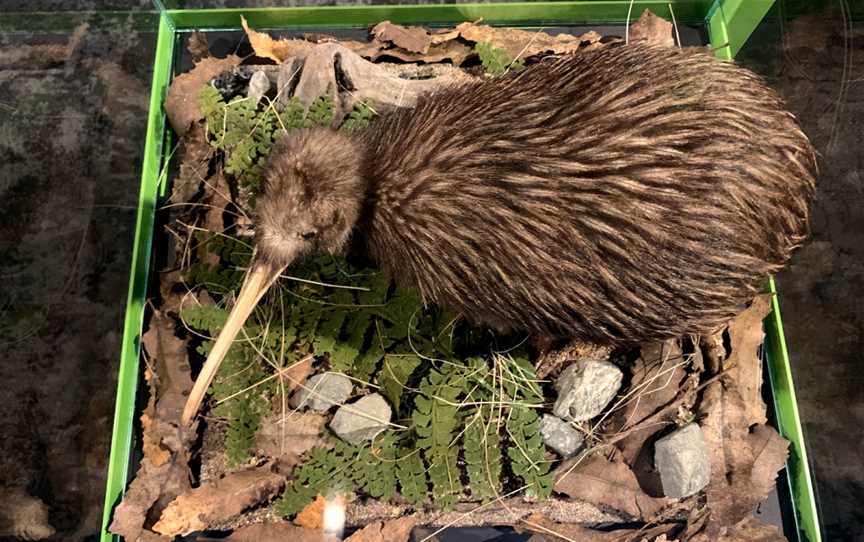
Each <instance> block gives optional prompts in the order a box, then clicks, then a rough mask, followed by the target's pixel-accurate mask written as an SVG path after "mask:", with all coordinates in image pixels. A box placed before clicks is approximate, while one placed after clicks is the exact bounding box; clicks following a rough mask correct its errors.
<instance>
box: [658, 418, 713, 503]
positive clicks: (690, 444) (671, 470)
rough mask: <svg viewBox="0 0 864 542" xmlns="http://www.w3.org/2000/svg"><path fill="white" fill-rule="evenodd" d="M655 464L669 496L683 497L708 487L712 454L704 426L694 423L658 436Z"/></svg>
mask: <svg viewBox="0 0 864 542" xmlns="http://www.w3.org/2000/svg"><path fill="white" fill-rule="evenodd" d="M654 465H655V466H656V467H657V470H658V471H659V472H660V483H661V484H663V494H664V495H666V496H667V497H671V498H673V499H682V498H684V497H689V496H690V495H693V494H694V493H698V492H699V491H700V490H702V489H703V488H705V486H707V485H708V482H709V481H710V480H711V458H710V456H709V455H708V446H707V445H706V444H705V437H704V435H703V434H702V428H701V427H699V425H698V424H695V423H691V424H688V425H685V426H684V427H682V428H681V429H678V430H676V431H675V432H673V433H671V434H669V435H666V436H665V437H663V438H661V439H660V440H658V441H657V443H656V444H654Z"/></svg>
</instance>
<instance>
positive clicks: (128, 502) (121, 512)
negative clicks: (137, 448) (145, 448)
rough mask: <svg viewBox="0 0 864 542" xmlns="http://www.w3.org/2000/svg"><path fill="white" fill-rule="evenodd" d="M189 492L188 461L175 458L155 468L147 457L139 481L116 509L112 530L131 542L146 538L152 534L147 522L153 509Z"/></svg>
mask: <svg viewBox="0 0 864 542" xmlns="http://www.w3.org/2000/svg"><path fill="white" fill-rule="evenodd" d="M188 490H189V467H188V465H187V464H186V460H185V458H181V457H180V456H178V455H176V454H175V455H172V456H171V458H170V460H169V461H168V462H166V463H163V464H162V465H159V466H155V465H153V464H152V463H150V461H149V459H148V458H147V457H146V456H145V458H144V460H143V461H142V463H141V468H140V469H139V470H138V473H137V475H136V476H135V479H134V480H132V483H131V484H129V489H127V490H126V494H125V495H124V496H123V501H122V502H121V503H120V504H119V505H117V508H115V509H114V517H113V518H112V521H111V526H110V527H109V528H108V530H109V531H110V532H112V533H114V534H118V535H120V536H122V537H123V538H124V539H125V540H129V541H138V540H141V539H142V538H146V536H145V534H146V533H148V531H146V530H145V529H144V522H145V521H146V520H147V515H148V512H149V511H150V509H151V508H154V505H157V501H159V500H160V499H162V500H164V499H165V498H166V497H168V498H174V497H175V496H176V495H179V494H181V493H184V492H186V491H188ZM150 534H151V535H152V534H153V533H150ZM150 538H152V536H150Z"/></svg>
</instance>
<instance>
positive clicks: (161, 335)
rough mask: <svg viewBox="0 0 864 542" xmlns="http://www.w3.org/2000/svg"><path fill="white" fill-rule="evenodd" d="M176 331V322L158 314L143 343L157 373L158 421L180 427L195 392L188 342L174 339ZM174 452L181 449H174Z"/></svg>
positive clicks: (156, 312)
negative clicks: (188, 396)
mask: <svg viewBox="0 0 864 542" xmlns="http://www.w3.org/2000/svg"><path fill="white" fill-rule="evenodd" d="M175 327H176V326H175V323H174V320H173V319H172V318H170V317H168V316H167V315H166V314H165V313H163V312H160V311H154V313H153V317H152V318H151V319H150V328H149V329H148V330H147V332H146V333H144V335H143V336H142V337H141V343H142V344H143V345H144V348H145V349H146V351H147V355H148V358H149V363H150V368H151V369H152V370H153V372H154V375H153V377H154V384H155V389H154V390H153V391H154V392H155V393H154V394H155V397H156V408H155V412H154V414H153V418H154V421H159V422H164V423H168V424H177V425H179V421H180V413H181V412H182V411H183V407H184V405H185V404H186V396H187V395H189V391H190V390H191V389H192V376H191V375H192V372H191V371H192V369H191V367H190V366H189V353H188V349H187V345H186V341H184V340H182V339H179V338H178V337H177V336H175V335H174V329H175ZM165 436H166V435H163V438H164V437H165ZM171 449H172V450H177V449H179V448H177V447H173V446H172V447H171Z"/></svg>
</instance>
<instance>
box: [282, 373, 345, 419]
mask: <svg viewBox="0 0 864 542" xmlns="http://www.w3.org/2000/svg"><path fill="white" fill-rule="evenodd" d="M353 391H354V385H353V384H351V380H350V379H349V378H348V377H347V376H345V375H343V374H341V373H322V374H317V375H315V376H313V377H312V378H310V379H309V380H307V381H306V384H305V385H304V387H302V388H300V389H299V390H297V393H295V394H294V396H293V397H291V406H293V407H295V408H303V407H309V408H310V409H311V410H315V411H318V412H323V411H325V410H329V409H330V407H332V406H333V405H341V404H342V403H344V402H345V401H347V400H348V398H349V397H351V393H352V392H353Z"/></svg>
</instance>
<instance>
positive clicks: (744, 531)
mask: <svg viewBox="0 0 864 542" xmlns="http://www.w3.org/2000/svg"><path fill="white" fill-rule="evenodd" d="M690 540H691V542H715V541H716V542H786V537H785V536H783V533H782V532H780V529H779V528H778V527H777V526H776V525H771V524H769V523H764V522H762V521H760V520H758V519H756V518H754V517H752V516H750V517H747V518H745V519H743V520H741V521H740V522H739V523H737V524H735V525H733V526H732V527H730V528H729V529H728V530H727V531H726V532H725V533H724V534H722V535H720V536H719V537H718V538H711V537H709V536H708V534H706V533H700V534H697V535H696V536H694V537H693V538H691V539H690Z"/></svg>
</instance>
